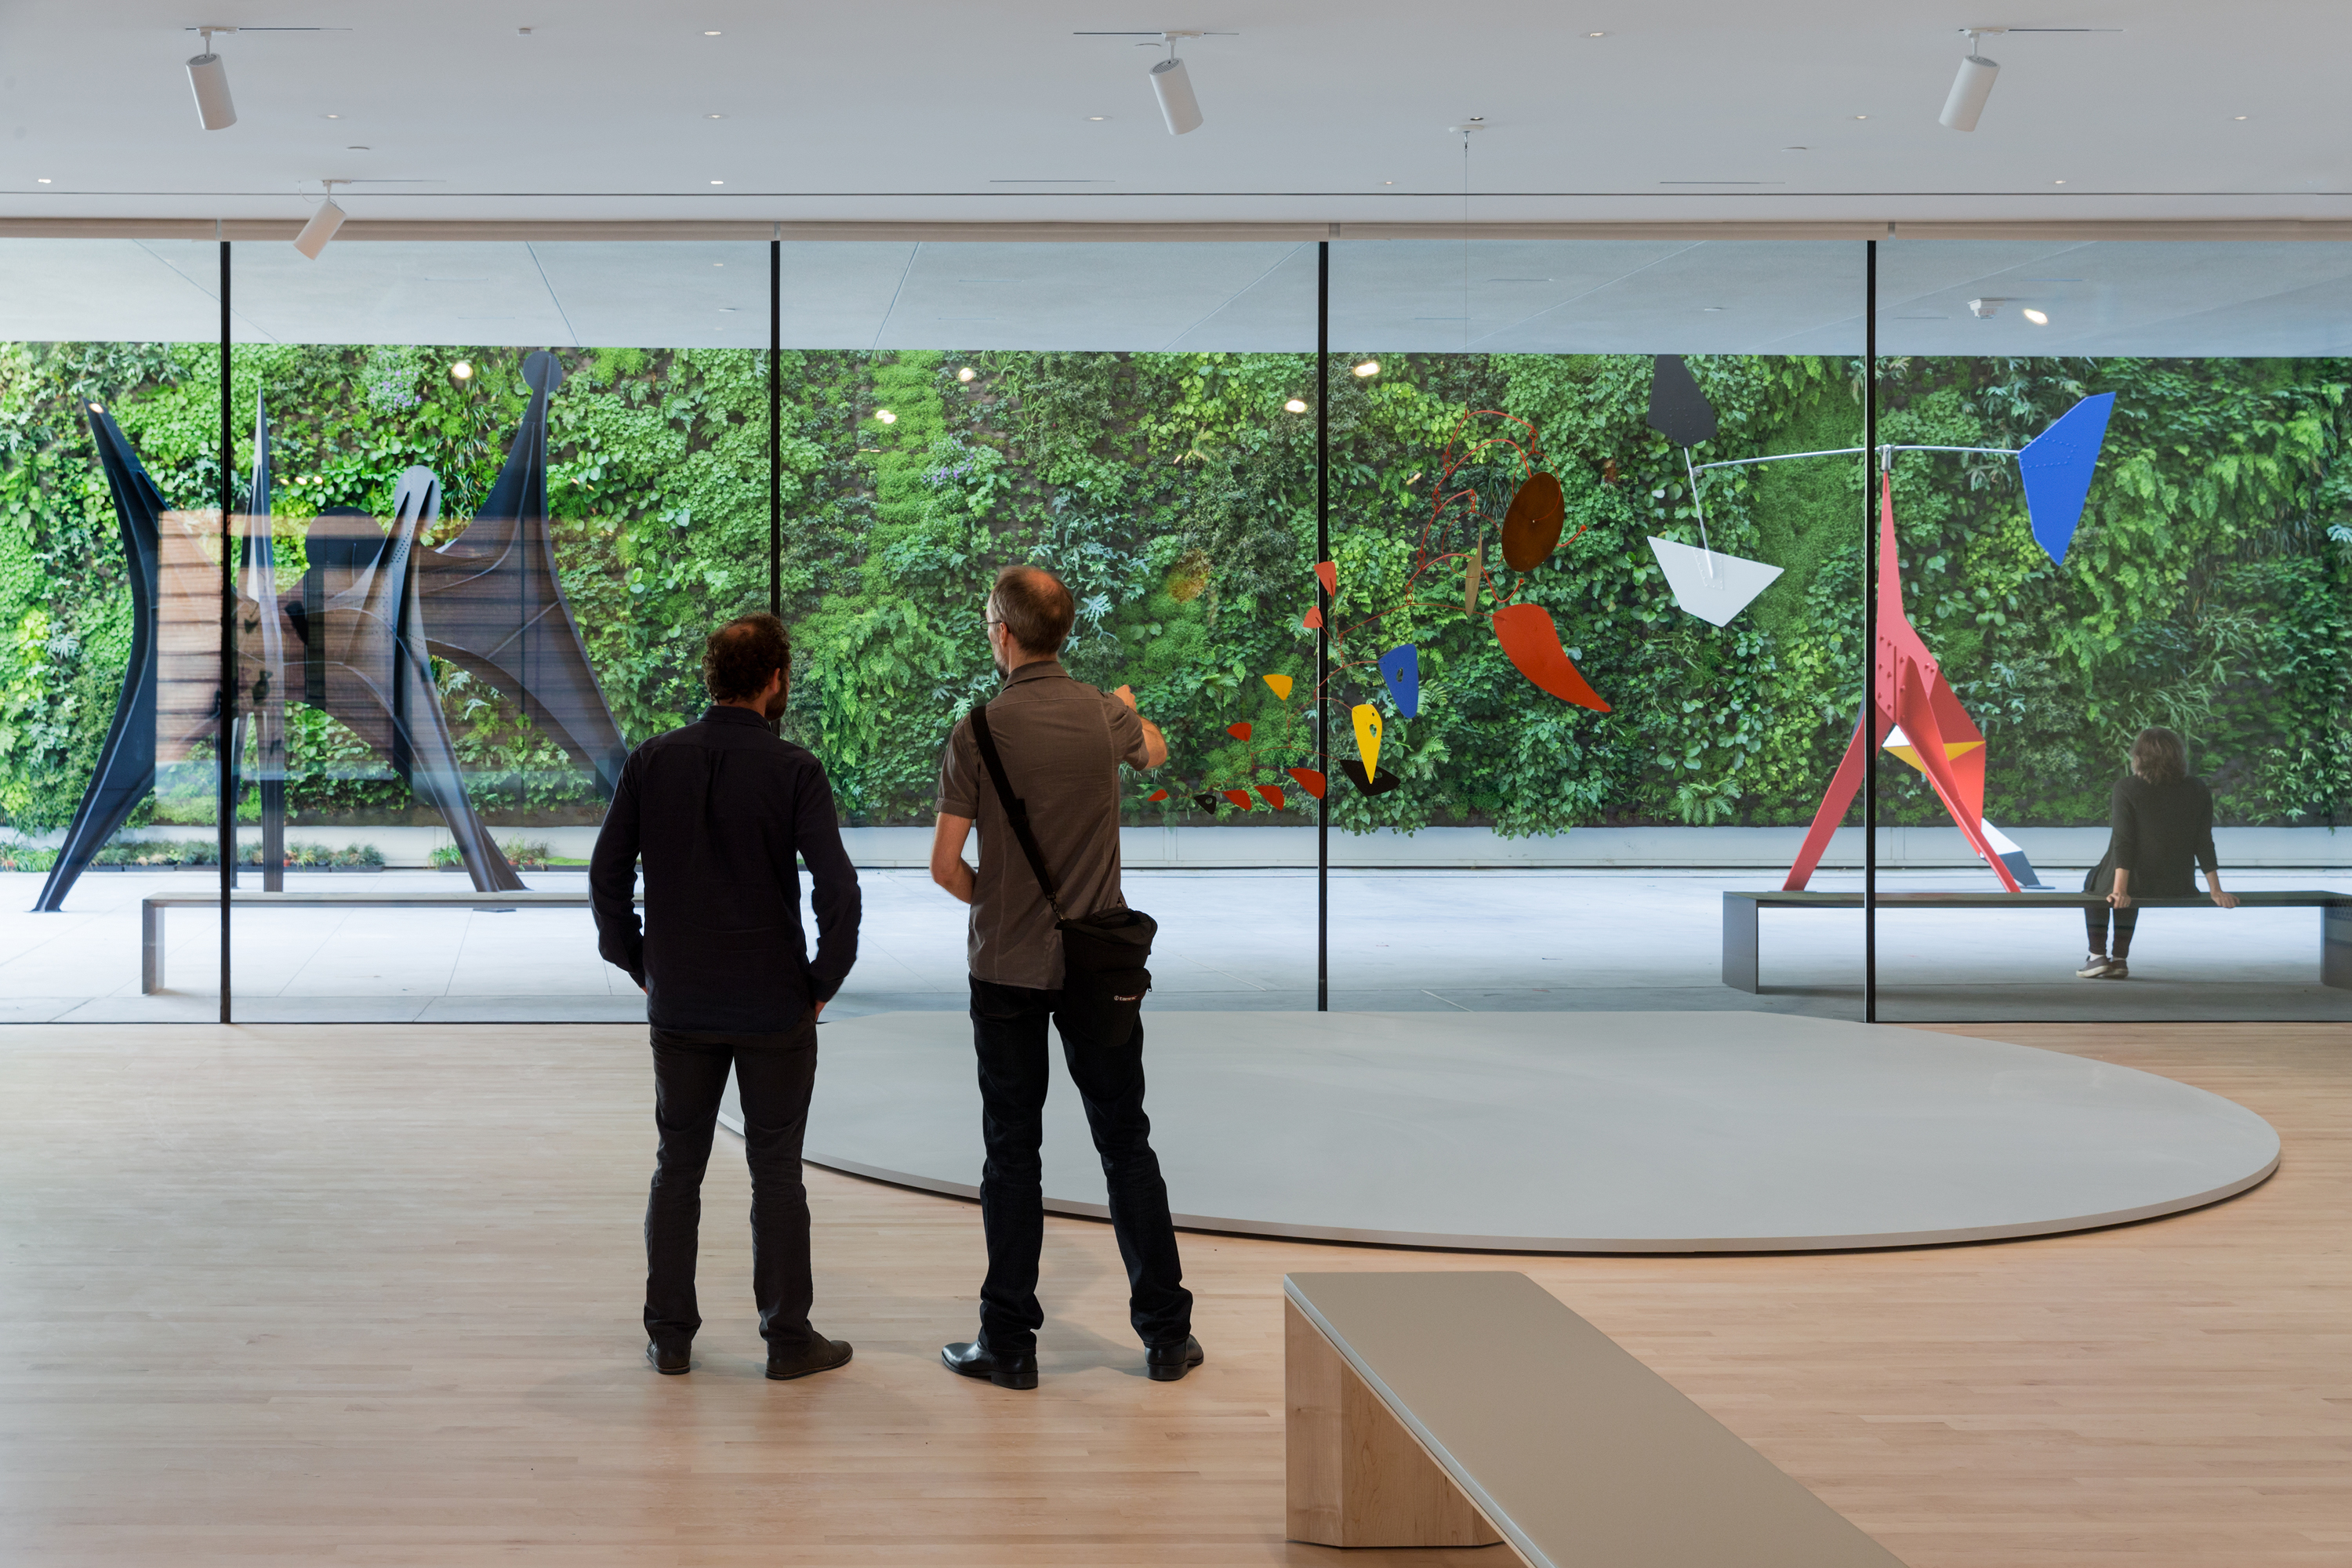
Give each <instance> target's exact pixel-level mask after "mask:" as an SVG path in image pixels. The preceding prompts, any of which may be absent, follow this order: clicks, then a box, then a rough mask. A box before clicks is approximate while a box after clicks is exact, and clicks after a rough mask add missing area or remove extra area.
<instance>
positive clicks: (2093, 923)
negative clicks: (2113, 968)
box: [2083, 904, 2139, 958]
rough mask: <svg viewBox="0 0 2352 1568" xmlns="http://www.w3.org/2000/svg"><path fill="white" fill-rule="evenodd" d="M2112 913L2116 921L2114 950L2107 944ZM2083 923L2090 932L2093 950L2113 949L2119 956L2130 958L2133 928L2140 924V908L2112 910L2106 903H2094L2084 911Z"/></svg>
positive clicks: (2105, 950)
mask: <svg viewBox="0 0 2352 1568" xmlns="http://www.w3.org/2000/svg"><path fill="white" fill-rule="evenodd" d="M2110 913H2112V914H2113V915H2114V916H2115V921H2116V945H2115V947H2114V948H2113V949H2112V950H2110V949H2109V948H2108V946H2107V917H2108V915H2109V914H2110ZM2083 924H2084V927H2086V928H2087V929H2088V931H2089V932H2090V937H2091V951H2092V952H2109V951H2112V952H2114V954H2115V956H2116V957H2117V958H2129V957H2130V956H2131V939H2132V928H2133V927H2135V926H2137V925H2138V924H2139V910H2138V909H2137V908H2133V909H2128V910H2109V909H2108V908H2107V906H2106V905H2105V904H2093V905H2091V906H2090V907H2089V908H2088V909H2086V910H2084V911H2083Z"/></svg>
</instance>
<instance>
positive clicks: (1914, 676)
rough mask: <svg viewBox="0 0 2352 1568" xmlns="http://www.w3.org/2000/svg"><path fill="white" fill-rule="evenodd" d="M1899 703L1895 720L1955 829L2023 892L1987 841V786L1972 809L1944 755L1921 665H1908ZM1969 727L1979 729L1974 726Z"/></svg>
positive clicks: (2009, 885) (2007, 882) (2008, 885)
mask: <svg viewBox="0 0 2352 1568" xmlns="http://www.w3.org/2000/svg"><path fill="white" fill-rule="evenodd" d="M1897 702H1898V706H1897V708H1896V710H1895V713H1896V722H1897V723H1899V724H1901V725H1902V726H1903V733H1904V734H1905V735H1906V737H1908V738H1909V740H1910V742H1911V746H1912V749H1913V750H1914V751H1916V752H1918V753H1919V765H1920V768H1921V770H1922V771H1923V772H1925V773H1927V782H1928V783H1929V784H1933V785H1935V786H1936V795H1937V799H1939V800H1941V801H1942V802H1943V803H1944V810H1945V811H1946V812H1947V813H1948V814H1949V815H1950V816H1951V819H1952V822H1953V824H1954V826H1958V828H1959V830H1960V837H1963V838H1966V839H1967V840H1968V841H1969V847H1971V848H1973V849H1975V850H1976V852H1977V853H1978V854H1979V855H1981V856H1983V857H1984V859H1985V864H1987V865H1988V866H1990V867H1991V868H1992V873H1993V875H1994V876H1996V877H1999V878H2000V885H2001V886H2002V887H2004V888H2007V889H2009V890H2010V891H2011V892H2012V893H2015V892H2021V891H2022V890H2023V889H2021V888H2019V887H2018V885H2017V878H2016V877H2015V876H2014V875H2013V874H2012V873H2011V871H2010V868H2009V862H2008V861H2006V860H2003V859H2002V858H2000V856H1999V855H1996V854H1994V853H1993V849H1992V846H1991V845H1990V843H1988V842H1987V841H1986V839H1985V836H1984V809H1983V801H1984V786H1983V784H1981V783H1979V784H1978V786H1977V796H1976V799H1977V805H1976V808H1975V809H1974V810H1971V809H1970V807H1969V798H1968V791H1967V789H1966V788H1965V787H1964V786H1963V785H1962V784H1961V782H1960V780H1959V778H1958V776H1957V775H1956V774H1955V773H1954V772H1953V769H1952V760H1951V758H1950V757H1948V756H1947V755H1945V753H1944V731H1943V726H1942V724H1941V723H1940V722H1938V721H1937V716H1936V705H1935V704H1934V703H1933V702H1930V701H1929V700H1927V688H1926V686H1925V685H1924V684H1923V683H1922V682H1921V680H1920V679H1919V668H1918V666H1916V665H1906V666H1905V668H1904V670H1903V686H1902V689H1901V694H1900V696H1899V697H1898V698H1897ZM1969 728H1970V729H1974V728H1976V726H1975V725H1973V724H1971V725H1969ZM1971 754H1972V755H1977V756H1981V755H1983V754H1984V753H1983V751H1982V748H1979V750H1978V751H1977V752H1973V753H1971Z"/></svg>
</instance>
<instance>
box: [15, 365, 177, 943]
mask: <svg viewBox="0 0 2352 1568" xmlns="http://www.w3.org/2000/svg"><path fill="white" fill-rule="evenodd" d="M89 436H90V440H91V441H92V442H93V443H95V444H96V446H97V447H98V457H99V463H100V467H101V468H103V469H104V470H105V473H106V487H107V489H108V490H110V492H111V493H112V495H113V497H114V520H115V522H116V524H117V525H118V526H119V527H120V528H121V531H122V559H123V561H124V563H126V564H127V565H128V566H129V567H130V570H131V660H130V664H129V666H128V668H126V669H125V671H124V675H123V681H122V692H121V695H120V696H118V697H117V698H116V699H115V700H114V720H113V721H112V722H111V723H110V724H109V725H107V727H106V743H105V744H104V745H103V746H101V747H100V748H99V752H98V768H97V771H96V772H95V773H92V774H91V775H90V781H89V787H88V788H86V789H85V790H83V791H82V796H81V804H80V805H78V806H76V807H75V808H74V815H73V825H72V826H69V827H68V828H67V829H66V837H65V842H64V843H63V844H61V845H59V846H58V858H57V861H56V863H55V864H54V865H52V866H51V867H50V868H49V876H48V880H47V881H46V882H43V883H42V884H41V896H40V898H39V900H37V901H36V902H35V903H34V905H33V908H34V910H36V911H37V912H40V913H54V912H56V911H57V910H60V909H63V908H64V907H65V901H66V893H67V892H68V890H69V889H71V888H72V887H73V885H74V882H75V880H76V879H78V878H79V877H80V875H81V873H82V868H84V867H85V866H88V865H89V861H90V857H92V856H94V855H96V854H97V853H98V852H99V850H100V848H101V847H104V846H105V844H106V841H107V840H108V839H110V838H111V837H114V830H115V829H116V828H118V827H121V826H122V825H123V823H124V822H125V821H127V820H128V819H129V818H130V816H131V811H132V810H133V809H134V808H135V807H136V806H137V805H139V803H140V802H141V801H142V800H144V799H146V798H147V792H148V791H150V790H152V789H153V788H154V787H155V632H156V626H155V609H156V600H157V597H158V595H157V579H158V577H159V576H160V574H161V570H162V558H163V514H164V513H165V512H166V511H168V510H171V509H170V508H169V507H168V506H166V505H165V504H164V501H163V494H162V492H161V491H159V490H157V489H155V481H154V480H152V479H149V478H148V477H147V470H146V469H144V468H141V467H140V466H139V458H138V455H137V454H136V453H134V452H132V451H131V443H130V442H128V441H125V440H124V439H123V438H122V432H121V431H120V430H118V429H116V428H115V426H114V421H113V419H112V418H110V416H108V415H107V413H106V411H105V410H103V409H101V408H100V407H99V405H96V404H94V403H93V404H91V405H90V407H89Z"/></svg>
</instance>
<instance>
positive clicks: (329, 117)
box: [327, 114, 2245, 120]
mask: <svg viewBox="0 0 2352 1568" xmlns="http://www.w3.org/2000/svg"><path fill="white" fill-rule="evenodd" d="M327 118H328V119H330V120H341V118H342V116H341V115H340V114H330V115H329V116H327ZM2238 118H2239V119H2241V120H2242V119H2244V118H2245V116H2244V115H2240V116H2239V117H2238Z"/></svg>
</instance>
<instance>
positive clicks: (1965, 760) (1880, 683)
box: [1781, 475, 2019, 893]
mask: <svg viewBox="0 0 2352 1568" xmlns="http://www.w3.org/2000/svg"><path fill="white" fill-rule="evenodd" d="M1878 561H1879V566H1878V654H1877V657H1876V658H1874V660H1872V664H1873V666H1874V671H1875V674H1874V679H1873V680H1872V682H1871V685H1872V688H1873V689H1872V691H1871V703H1870V708H1871V711H1870V714H1869V721H1868V729H1869V731H1870V732H1869V734H1868V735H1867V736H1865V735H1864V732H1863V731H1864V725H1862V724H1856V725H1855V726H1854V729H1853V740H1852V741H1850V742H1847V744H1846V748H1845V757H1844V759H1843V761H1841V762H1840V763H1838V770H1837V773H1836V775H1835V776H1834V777H1832V779H1831V780H1830V787H1829V791H1828V793H1827V794H1825V795H1822V808H1821V809H1820V810H1819V811H1817V812H1815V813H1813V825H1812V826H1811V828H1809V829H1807V830H1806V833H1805V843H1804V847H1803V848H1801V849H1800V850H1799V851H1798V852H1797V863H1796V864H1795V865H1794V866H1791V867H1790V868H1789V879H1788V881H1786V882H1785V883H1783V884H1781V887H1782V890H1783V891H1786V892H1791V893H1795V892H1801V891H1803V890H1804V887H1805V884H1806V883H1807V882H1809V881H1811V879H1812V875H1813V868H1814V867H1816V866H1818V865H1820V864H1821V859H1822V851H1823V850H1824V849H1827V848H1828V847H1829V846H1830V835H1831V834H1832V833H1834V832H1835V831H1837V825H1838V824H1839V823H1840V822H1842V821H1843V820H1844V818H1845V808H1846V807H1847V806H1849V805H1853V792H1854V791H1855V790H1857V789H1859V788H1860V787H1862V770H1863V765H1864V763H1866V762H1867V761H1868V760H1869V758H1870V757H1871V756H1872V755H1873V754H1874V753H1875V752H1877V750H1878V748H1879V746H1880V745H1881V744H1882V743H1883V742H1885V739H1886V736H1887V732H1888V731H1890V730H1892V729H1893V728H1895V726H1896V725H1900V726H1902V729H1903V737H1904V739H1906V740H1907V741H1909V742H1911V744H1912V747H1913V748H1914V749H1915V750H1916V751H1917V752H1918V753H1919V762H1920V765H1921V766H1922V767H1923V768H1924V769H1925V770H1926V772H1927V782H1928V783H1930V784H1934V785H1935V786H1936V796H1937V799H1939V800H1941V801H1942V802H1943V803H1944V809H1945V810H1946V811H1947V812H1949V813H1950V814H1951V818H1952V821H1953V822H1954V823H1955V824H1957V825H1958V827H1959V830H1960V836H1961V837H1964V838H1966V839H1967V840H1968V841H1969V847H1972V848H1974V849H1975V850H1976V852H1977V853H1978V854H1979V855H1981V856H1982V857H1984V861H1985V864H1986V865H1988V866H1990V867H1991V868H1992V872H1993V875H1994V876H1996V877H1999V878H2000V885H2001V886H2002V887H2004V888H2007V889H2009V890H2010V891H2011V892H2012V893H2014V892H2017V891H2018V890H2019V889H2018V885H2017V879H2016V878H2015V877H2014V876H2012V875H2011V874H2010V869H2009V867H2008V865H2007V864H2006V863H2004V862H2003V861H2002V859H2001V858H2000V856H1999V855H1997V854H1995V853H1994V852H1993V847H1992V846H1991V845H1990V843H1989V842H1987V841H1986V838H1985V835H1984V785H1985V743H1984V732H1983V731H1980V730H1979V729H1978V728H1977V727H1976V724H1975V721H1972V720H1970V719H1969V715H1968V710H1966V709H1964V708H1962V707H1961V706H1960V700H1959V699H1958V697H1955V696H1953V695H1952V689H1951V688H1950V687H1949V686H1948V685H1946V684H1945V682H1944V674H1943V671H1942V670H1940V669H1938V668H1937V666H1936V660H1935V658H1934V656H1933V655H1931V654H1929V653H1928V651H1927V644H1926V643H1924V642H1922V641H1920V640H1919V634H1918V633H1917V632H1916V631H1914V630H1913V629H1912V627H1911V618H1910V617H1909V616H1906V615H1905V614H1904V613H1903V578H1902V574H1900V573H1898V572H1897V571H1896V570H1895V480H1894V476H1892V475H1885V476H1883V477H1882V479H1881V481H1880V489H1879V497H1878ZM1969 742H1974V744H1972V745H1971V744H1969ZM1948 743H1950V744H1957V745H1962V746H1967V748H1968V749H1967V750H1966V751H1965V752H1962V754H1961V755H1959V756H1958V757H1954V756H1950V755H1948V754H1947V744H1948Z"/></svg>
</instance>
